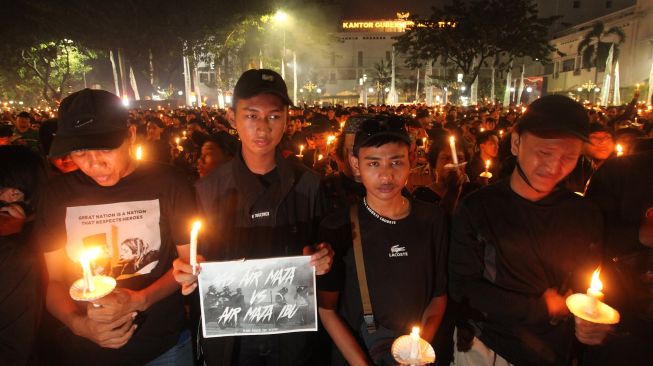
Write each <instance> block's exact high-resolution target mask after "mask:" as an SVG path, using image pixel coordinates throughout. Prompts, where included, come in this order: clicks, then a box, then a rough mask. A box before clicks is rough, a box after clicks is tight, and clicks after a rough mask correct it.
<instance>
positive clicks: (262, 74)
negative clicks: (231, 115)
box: [234, 69, 293, 106]
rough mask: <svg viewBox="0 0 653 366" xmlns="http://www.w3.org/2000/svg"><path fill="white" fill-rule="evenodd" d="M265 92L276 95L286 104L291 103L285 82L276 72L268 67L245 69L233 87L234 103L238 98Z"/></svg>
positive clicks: (290, 104)
mask: <svg viewBox="0 0 653 366" xmlns="http://www.w3.org/2000/svg"><path fill="white" fill-rule="evenodd" d="M265 93H271V94H275V95H278V96H279V97H280V98H281V100H283V102H284V103H285V104H286V105H289V106H292V105H293V104H292V100H290V97H289V96H288V87H287V86H286V82H285V81H283V78H282V77H281V75H279V74H278V73H277V72H275V71H272V70H268V69H252V70H247V71H245V72H244V73H243V74H242V75H240V78H239V79H238V81H237V82H236V86H235V87H234V105H236V102H237V101H238V99H247V98H251V97H253V96H256V95H259V94H265Z"/></svg>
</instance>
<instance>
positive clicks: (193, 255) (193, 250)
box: [190, 221, 202, 275]
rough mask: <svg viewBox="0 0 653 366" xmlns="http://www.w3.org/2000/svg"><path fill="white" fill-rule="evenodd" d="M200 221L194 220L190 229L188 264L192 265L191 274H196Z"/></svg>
mask: <svg viewBox="0 0 653 366" xmlns="http://www.w3.org/2000/svg"><path fill="white" fill-rule="evenodd" d="M200 227H202V223H201V222H200V221H195V222H194V223H193V228H192V229H191V231H190V265H191V266H192V267H193V275H196V274H197V236H198V235H199V233H200Z"/></svg>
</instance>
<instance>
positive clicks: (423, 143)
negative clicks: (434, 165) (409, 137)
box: [422, 137, 428, 150]
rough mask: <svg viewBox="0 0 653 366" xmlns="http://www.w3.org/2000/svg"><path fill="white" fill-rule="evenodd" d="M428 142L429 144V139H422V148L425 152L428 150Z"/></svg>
mask: <svg viewBox="0 0 653 366" xmlns="http://www.w3.org/2000/svg"><path fill="white" fill-rule="evenodd" d="M427 142H428V139H427V138H426V137H422V147H423V148H424V150H426V148H427V145H426V143H427Z"/></svg>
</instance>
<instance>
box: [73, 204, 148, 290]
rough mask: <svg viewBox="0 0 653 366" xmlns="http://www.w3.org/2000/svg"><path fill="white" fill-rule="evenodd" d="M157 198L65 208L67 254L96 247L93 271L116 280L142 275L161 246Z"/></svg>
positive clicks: (74, 255)
mask: <svg viewBox="0 0 653 366" xmlns="http://www.w3.org/2000/svg"><path fill="white" fill-rule="evenodd" d="M159 219H160V210H159V200H151V201H133V202H120V203H112V204H105V205H89V206H77V207H68V208H67V209H66V234H67V238H68V241H67V243H66V251H67V252H68V256H69V257H70V258H71V259H72V260H73V261H76V260H77V259H78V258H79V257H80V255H81V253H82V251H83V250H84V249H87V248H91V247H99V248H100V250H101V253H102V254H101V255H100V257H99V258H98V259H96V260H95V261H94V265H95V266H94V272H95V273H96V274H104V275H108V276H112V277H114V278H115V279H117V280H124V279H127V278H131V277H135V276H140V275H145V274H148V273H150V272H152V270H153V269H154V268H155V267H156V265H157V264H158V258H159V250H160V248H161V235H160V228H159Z"/></svg>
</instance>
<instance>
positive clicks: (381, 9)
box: [343, 0, 445, 19]
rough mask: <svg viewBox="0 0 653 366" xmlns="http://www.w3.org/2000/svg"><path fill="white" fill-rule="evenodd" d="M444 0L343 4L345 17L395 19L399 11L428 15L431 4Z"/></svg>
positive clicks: (359, 0)
mask: <svg viewBox="0 0 653 366" xmlns="http://www.w3.org/2000/svg"><path fill="white" fill-rule="evenodd" d="M443 2H445V1H444V0H401V1H397V0H349V1H346V2H345V3H346V5H345V6H343V12H344V17H345V19H371V18H374V19H376V18H378V19H381V18H383V19H394V17H395V13H396V12H398V11H409V12H410V13H411V14H419V15H420V16H423V17H426V16H427V15H428V14H430V12H431V11H430V9H431V6H432V5H434V4H438V5H439V4H441V3H443Z"/></svg>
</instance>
